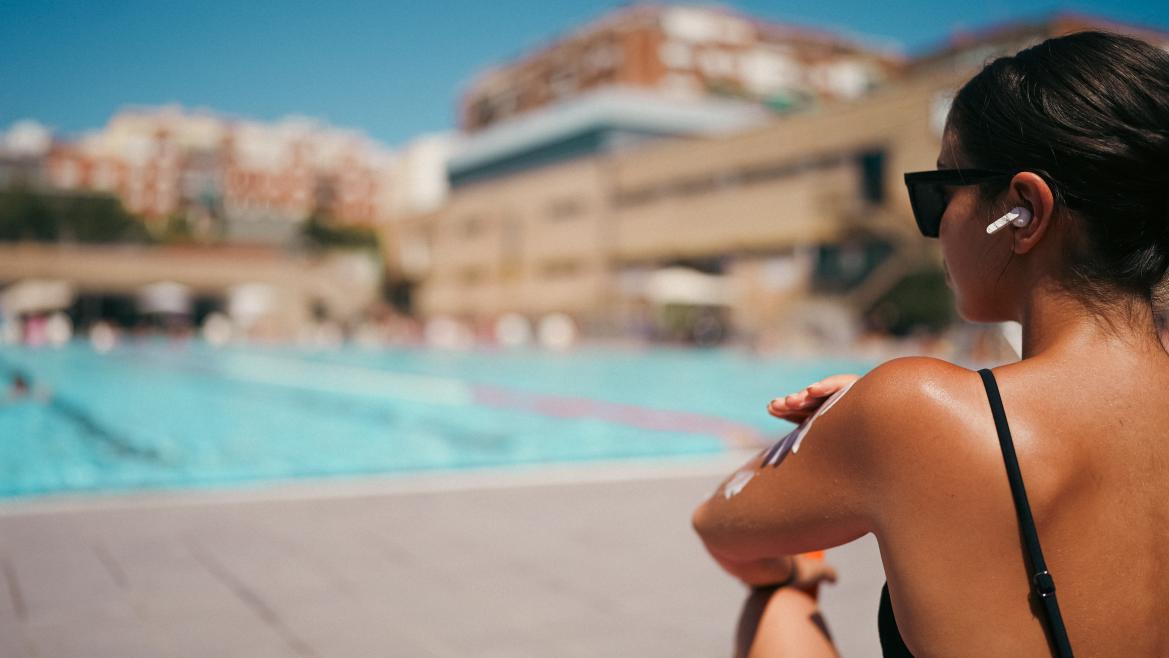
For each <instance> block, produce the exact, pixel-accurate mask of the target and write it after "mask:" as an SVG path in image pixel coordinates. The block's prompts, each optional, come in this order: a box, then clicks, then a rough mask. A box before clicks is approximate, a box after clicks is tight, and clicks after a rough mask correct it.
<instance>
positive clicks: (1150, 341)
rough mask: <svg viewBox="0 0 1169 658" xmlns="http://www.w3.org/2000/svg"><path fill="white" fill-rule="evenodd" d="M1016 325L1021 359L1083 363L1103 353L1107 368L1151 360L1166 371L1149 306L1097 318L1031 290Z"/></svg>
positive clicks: (1077, 304)
mask: <svg viewBox="0 0 1169 658" xmlns="http://www.w3.org/2000/svg"><path fill="white" fill-rule="evenodd" d="M1019 321H1020V322H1021V323H1022V325H1023V353H1022V358H1024V359H1031V358H1036V357H1040V356H1042V357H1044V358H1045V359H1046V358H1049V357H1055V358H1061V357H1073V358H1077V359H1085V358H1087V357H1090V356H1091V355H1092V354H1102V353H1103V354H1107V355H1108V356H1109V359H1110V362H1112V363H1117V362H1118V360H1119V361H1125V362H1127V361H1129V360H1130V359H1131V360H1133V361H1140V362H1144V361H1147V360H1148V359H1150V358H1153V359H1164V362H1165V364H1166V365H1169V352H1167V351H1166V348H1165V347H1164V346H1163V345H1162V344H1161V341H1160V338H1159V336H1158V334H1157V325H1156V318H1155V316H1154V314H1153V309H1152V306H1151V304H1149V303H1148V302H1146V301H1144V300H1139V299H1131V300H1130V301H1127V302H1117V303H1116V304H1114V305H1112V306H1110V307H1109V308H1107V309H1106V310H1104V311H1103V312H1102V313H1099V314H1098V313H1094V312H1093V311H1092V310H1091V309H1090V308H1089V307H1087V306H1086V305H1085V304H1084V303H1083V302H1081V301H1079V300H1077V299H1075V298H1073V297H1072V296H1070V295H1068V294H1066V293H1058V292H1053V291H1051V290H1038V289H1036V290H1035V292H1034V294H1032V295H1031V296H1030V298H1029V299H1027V300H1025V301H1024V303H1023V305H1022V308H1021V310H1020V313H1019Z"/></svg>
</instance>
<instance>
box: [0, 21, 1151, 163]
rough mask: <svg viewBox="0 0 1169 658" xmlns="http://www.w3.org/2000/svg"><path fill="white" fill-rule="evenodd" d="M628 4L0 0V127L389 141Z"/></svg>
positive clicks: (899, 33) (923, 34)
mask: <svg viewBox="0 0 1169 658" xmlns="http://www.w3.org/2000/svg"><path fill="white" fill-rule="evenodd" d="M622 4H624V3H621V2H603V1H596V0H593V1H589V0H543V1H542V2H536V1H532V0H528V1H526V2H525V1H520V0H491V1H490V2H489V1H486V0H478V1H471V0H451V1H448V2H426V1H422V2H418V1H412V2H403V1H393V0H390V1H385V2H375V1H370V2H364V1H355V2H342V1H337V2H321V1H320V0H314V1H313V2H307V1H302V0H285V1H281V2H276V1H268V0H245V1H239V0H236V1H234V2H220V1H218V0H204V1H199V0H187V1H185V2H178V1H175V0H153V1H147V0H91V1H90V2H79V1H71V2H53V1H49V0H40V1H36V0H28V1H25V0H0V129H2V128H4V127H6V126H8V125H9V124H11V123H12V122H13V121H15V120H17V119H22V118H32V119H37V120H39V121H42V122H44V123H47V124H48V125H50V126H52V127H53V128H55V129H57V130H59V131H62V132H64V133H76V132H80V131H82V130H86V129H91V128H96V127H99V126H101V125H103V124H104V123H105V122H106V120H107V119H108V118H109V116H110V115H111V114H113V113H114V112H115V111H117V109H118V108H120V107H122V106H125V105H158V104H164V103H172V102H173V103H180V104H183V105H186V106H189V107H191V106H199V107H209V108H212V109H214V110H217V111H219V112H222V113H226V114H229V115H235V116H245V117H251V118H256V119H262V120H268V119H275V118H277V117H280V116H284V115H288V114H302V115H308V116H313V117H318V118H321V119H324V120H326V121H329V122H330V123H333V124H335V125H339V126H345V127H352V128H357V129H360V130H362V131H365V132H366V133H368V134H370V135H371V136H373V137H375V138H377V139H379V140H382V141H384V142H386V143H388V144H391V145H399V144H402V143H404V142H406V141H408V140H409V139H410V138H411V137H412V136H415V135H418V134H422V133H426V132H433V131H439V130H445V129H448V128H451V127H453V125H454V122H455V105H456V101H457V99H458V94H459V91H460V89H461V88H462V87H463V85H464V84H465V83H466V82H467V81H468V80H470V79H471V78H472V77H473V76H474V74H475V73H476V72H477V71H479V70H481V69H483V68H484V67H486V66H488V65H489V64H491V63H493V62H498V61H500V60H505V59H508V58H511V57H514V56H516V55H518V54H521V53H523V52H525V51H527V50H529V49H531V48H533V47H536V46H539V45H540V44H542V43H544V42H546V41H548V40H550V39H552V38H553V37H555V36H556V35H557V34H560V33H563V32H565V31H567V30H569V29H571V28H573V27H574V26H576V25H579V24H581V23H583V22H586V21H589V20H591V19H593V18H596V17H597V16H599V15H601V14H603V13H605V12H606V11H607V10H609V9H612V8H614V7H617V6H620V5H622ZM724 4H729V5H731V6H733V7H736V8H738V9H740V10H742V11H745V12H747V13H750V14H754V15H757V16H760V17H763V18H768V19H772V20H777V21H783V22H791V23H796V24H803V25H809V26H816V27H828V28H833V29H837V30H840V31H842V32H845V33H847V34H852V35H863V36H866V37H868V38H870V39H872V40H874V41H876V42H889V43H893V44H897V45H899V46H900V47H901V49H902V50H904V51H905V52H908V53H913V52H917V51H921V50H923V49H928V48H930V47H931V46H933V45H936V44H938V43H939V42H941V41H942V40H943V39H944V38H945V37H946V36H947V35H948V34H950V33H951V32H952V31H954V30H956V29H970V28H976V27H979V26H982V25H985V24H987V23H994V22H999V21H1004V20H1010V19H1014V18H1019V17H1034V16H1038V15H1043V14H1044V13H1046V12H1050V11H1053V10H1056V9H1065V10H1074V11H1080V12H1086V13H1091V14H1097V15H1101V16H1104V17H1107V18H1112V19H1115V20H1122V21H1128V22H1135V23H1141V24H1147V25H1151V26H1157V27H1162V28H1165V29H1169V2H1166V1H1164V0H1161V1H1159V2H1153V1H1148V0H1130V1H1128V2H1121V1H1119V0H1098V1H1082V2H1074V3H1068V2H1063V3H1060V2H1028V1H1024V0H1017V1H1005V0H985V1H980V2H959V3H955V2H945V1H938V0H935V1H934V2H930V3H926V2H923V1H922V0H913V1H910V2H902V3H899V4H893V5H887V4H885V3H879V2H875V1H873V0H836V1H830V2H825V1H824V0H788V1H786V2H782V3H780V2H764V1H755V0H741V1H739V2H732V3H724Z"/></svg>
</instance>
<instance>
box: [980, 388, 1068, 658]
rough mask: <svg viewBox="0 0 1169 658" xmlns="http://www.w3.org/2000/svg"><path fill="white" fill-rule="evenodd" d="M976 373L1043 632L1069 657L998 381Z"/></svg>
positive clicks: (1059, 653) (1060, 618)
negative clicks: (1041, 614) (1039, 608)
mask: <svg viewBox="0 0 1169 658" xmlns="http://www.w3.org/2000/svg"><path fill="white" fill-rule="evenodd" d="M978 374H979V375H981V376H982V384H983V386H985V387H986V397H987V399H988V400H990V410H991V413H992V414H994V428H995V430H997V431H998V435H999V446H1000V447H1002V450H1003V462H1004V463H1005V464H1006V467H1007V479H1008V480H1010V483H1011V497H1012V498H1013V499H1014V502H1015V512H1016V514H1017V515H1018V517H1019V530H1020V531H1021V532H1022V533H1023V543H1024V544H1026V546H1027V556H1028V558H1029V560H1030V562H1031V591H1032V592H1034V593H1035V596H1037V597H1038V598H1039V601H1040V602H1041V603H1042V604H1043V611H1044V614H1045V616H1046V617H1047V630H1048V631H1049V632H1050V634H1051V641H1052V645H1053V648H1054V649H1055V654H1056V655H1057V656H1061V657H1062V656H1067V657H1069V658H1070V657H1071V655H1072V645H1071V643H1070V642H1069V641H1068V633H1067V628H1066V627H1065V626H1064V623H1063V617H1062V616H1061V615H1060V614H1059V603H1058V602H1056V600H1055V580H1054V579H1053V578H1052V577H1051V573H1050V572H1048V570H1047V563H1046V562H1045V561H1044V560H1043V549H1041V548H1040V547H1039V531H1038V530H1037V529H1036V528H1035V519H1034V518H1033V517H1032V516H1031V505H1029V504H1028V503H1027V490H1026V489H1025V488H1024V487H1023V475H1022V473H1020V472H1019V459H1018V457H1016V456H1015V443H1014V441H1012V440H1011V429H1010V428H1009V427H1008V426H1007V414H1006V412H1005V411H1004V410H1003V399H1002V397H1001V396H1000V395H999V386H998V382H996V381H995V379H994V374H993V373H991V371H990V369H989V368H983V369H981V370H979V371H978Z"/></svg>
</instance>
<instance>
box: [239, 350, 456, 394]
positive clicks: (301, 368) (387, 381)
mask: <svg viewBox="0 0 1169 658" xmlns="http://www.w3.org/2000/svg"><path fill="white" fill-rule="evenodd" d="M220 371H221V372H222V373H223V375H224V376H226V377H228V378H230V379H235V380H239V381H249V382H259V383H264V384H274V385H277V386H285V387H288V388H295V389H307V390H313V391H322V392H327V393H344V394H346V395H353V396H358V397H363V398H377V399H385V398H396V399H400V400H410V401H412V402H423V403H427V404H447V405H469V404H472V402H473V397H472V394H471V388H470V387H469V386H467V385H466V384H465V383H463V382H461V381H459V380H457V379H451V378H448V377H434V376H431V375H416V374H410V373H398V372H387V371H385V370H371V369H368V368H359V367H353V366H342V365H334V364H328V363H313V362H306V361H299V360H288V359H282V358H279V357H270V356H253V355H248V356H244V355H233V356H232V357H231V358H229V359H224V361H223V363H222V364H221V368H220Z"/></svg>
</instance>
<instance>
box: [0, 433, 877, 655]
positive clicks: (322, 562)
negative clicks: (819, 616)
mask: <svg viewBox="0 0 1169 658" xmlns="http://www.w3.org/2000/svg"><path fill="white" fill-rule="evenodd" d="M745 459H746V455H745V454H734V455H728V456H724V457H718V458H709V459H704V460H701V461H686V462H680V461H674V462H667V463H626V464H621V465H601V466H571V467H545V468H534V469H527V470H523V471H507V472H475V473H462V474H444V475H419V476H410V477H396V478H384V479H380V480H364V481H336V482H323V483H322V482H318V483H305V484H291V485H281V486H279V487H271V488H263V489H259V488H258V489H251V490H242V491H241V490H236V491H196V492H181V493H180V492H175V493H151V494H134V495H128V496H97V497H88V498H76V499H40V500H29V501H7V502H4V503H2V504H0V656H20V657H27V658H58V657H86V658H97V657H105V656H108V657H111V658H115V657H116V658H134V657H138V656H150V657H154V656H182V657H187V656H215V657H232V656H239V657H241V658H243V657H247V658H262V657H266V656H320V657H326V656H329V657H332V656H346V657H348V656H354V657H366V656H369V657H374V656H404V657H413V656H418V657H423V658H428V657H435V658H446V657H450V656H477V657H478V656H482V657H504V656H540V657H543V656H662V657H667V656H668V657H670V658H675V657H679V656H728V655H729V654H730V648H731V637H732V634H733V628H734V623H735V621H736V617H737V613H738V607H739V605H740V604H741V603H742V600H743V598H744V593H745V590H744V589H743V588H742V587H741V586H740V585H738V584H737V583H736V582H734V581H733V580H731V579H730V578H729V577H728V576H725V575H724V574H723V573H722V572H721V571H719V569H718V568H717V567H716V566H715V564H714V563H713V562H712V561H711V560H710V559H709V558H708V557H707V556H706V554H705V552H704V551H703V549H702V547H701V545H700V544H699V542H698V540H697V539H696V537H695V536H694V535H693V533H692V531H691V529H690V525H689V518H690V512H691V510H692V509H693V508H694V506H695V505H696V504H697V503H698V502H700V501H701V500H702V499H703V498H704V497H705V496H707V495H708V494H709V493H710V492H711V491H713V490H714V487H715V485H716V484H717V483H718V481H719V480H721V478H722V477H723V476H725V475H726V474H727V473H729V472H730V471H731V470H732V469H733V468H734V467H735V466H737V465H738V464H739V463H741V462H742V461H744V460H745ZM828 559H829V561H831V562H832V563H833V564H834V565H835V566H836V567H837V568H838V570H839V571H840V575H841V582H840V583H839V584H838V585H836V586H834V587H827V588H825V589H824V592H823V593H822V595H821V597H822V601H823V608H824V611H825V617H826V619H827V622H828V624H829V626H830V628H831V629H832V631H833V633H834V635H835V636H836V639H837V643H838V645H839V646H840V649H841V653H842V655H843V656H846V657H862V656H875V655H879V649H878V647H877V635H876V608H877V595H878V592H879V590H880V586H881V583H882V581H883V576H882V574H881V566H880V560H879V557H878V556H877V552H876V546H875V542H873V541H872V539H871V538H865V539H862V540H860V541H858V542H854V543H853V544H850V545H848V546H845V547H841V548H839V549H835V550H833V551H830V552H829V555H828Z"/></svg>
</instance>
